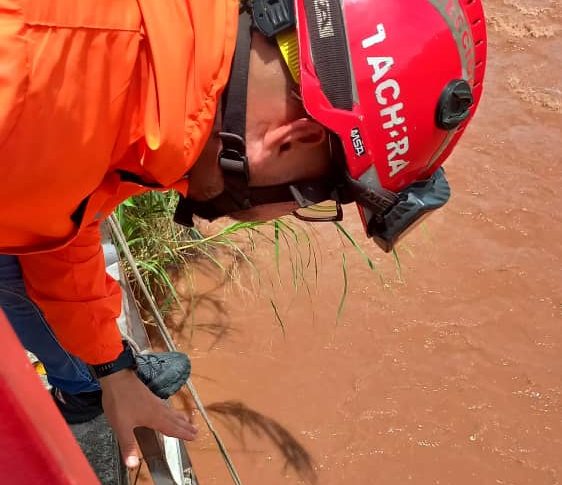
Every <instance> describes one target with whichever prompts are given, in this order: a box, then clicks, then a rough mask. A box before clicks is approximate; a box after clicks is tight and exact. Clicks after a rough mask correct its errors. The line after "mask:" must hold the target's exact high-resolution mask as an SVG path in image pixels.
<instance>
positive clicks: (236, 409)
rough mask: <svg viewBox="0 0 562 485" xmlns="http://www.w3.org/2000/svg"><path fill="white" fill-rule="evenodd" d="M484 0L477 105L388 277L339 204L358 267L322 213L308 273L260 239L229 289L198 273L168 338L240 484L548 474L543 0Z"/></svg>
mask: <svg viewBox="0 0 562 485" xmlns="http://www.w3.org/2000/svg"><path fill="white" fill-rule="evenodd" d="M485 6H486V8H487V13H488V16H489V34H490V61H489V69H488V76H487V83H486V93H485V97H484V100H483V104H482V107H481V110H480V112H479V114H478V116H477V119H476V121H475V123H474V124H473V126H472V127H471V129H470V130H469V131H468V133H467V135H466V136H465V138H464V139H463V142H462V144H461V145H462V146H461V147H460V148H459V149H458V150H457V151H456V153H455V155H454V157H453V158H452V159H451V160H450V161H449V162H448V163H447V171H448V175H449V178H450V182H451V184H452V187H453V191H454V195H453V198H452V201H451V202H450V204H449V205H448V206H447V207H446V208H445V209H444V210H442V211H441V212H439V213H438V214H435V215H433V216H432V217H431V218H430V219H429V220H428V222H427V224H426V225H425V226H424V227H421V228H418V229H416V231H415V232H413V233H411V234H410V235H409V237H408V239H407V241H406V242H405V243H404V244H402V245H401V246H400V248H399V250H398V253H399V260H400V264H401V268H402V272H401V276H399V275H398V273H397V270H396V263H395V261H394V260H393V258H392V257H389V256H386V255H383V254H382V253H380V252H379V251H378V250H376V249H375V247H373V246H371V245H369V243H368V242H366V241H363V239H362V237H361V228H360V224H359V222H358V220H357V219H355V218H354V216H353V215H352V213H353V210H352V208H350V209H348V210H347V214H346V215H347V217H346V221H345V225H346V227H347V228H348V229H349V230H350V232H352V233H353V234H354V236H355V237H356V238H357V239H358V240H360V241H362V243H363V246H364V247H365V249H366V251H367V253H368V254H369V256H371V257H372V258H373V260H374V261H375V263H376V265H377V272H373V271H371V270H370V269H369V268H368V266H367V265H366V264H365V262H364V260H363V259H362V258H361V256H360V255H358V254H357V252H356V251H354V249H353V248H351V247H350V245H349V244H345V243H344V242H342V240H341V238H340V237H339V236H338V235H337V233H336V231H335V229H334V228H333V227H331V226H324V227H321V228H320V229H318V230H317V232H316V235H315V237H316V242H315V247H316V248H317V256H318V260H319V268H318V279H317V283H314V280H315V275H314V271H313V270H312V269H310V268H309V269H307V270H306V271H305V278H306V279H307V281H309V288H308V290H307V288H306V287H304V286H302V285H301V286H300V287H299V289H298V291H296V290H295V289H294V287H293V285H292V282H291V268H290V267H291V265H290V262H289V261H290V260H289V258H288V255H287V250H286V249H282V250H281V271H280V273H281V278H278V276H277V273H276V268H275V263H274V255H273V251H272V250H271V246H270V245H268V244H263V243H259V244H258V249H257V250H256V251H255V252H254V254H253V257H254V258H255V259H256V260H257V263H256V264H257V267H258V269H259V273H260V278H259V279H258V278H257V276H256V273H255V271H253V270H251V269H249V268H247V267H244V265H242V266H241V269H240V281H241V282H242V287H239V286H237V285H236V284H231V283H227V284H225V285H221V284H218V283H217V282H216V275H217V273H213V272H210V273H209V272H205V271H199V272H197V274H196V276H195V284H196V287H197V294H198V300H197V302H196V311H195V312H194V313H193V314H192V319H191V320H189V321H188V322H184V325H183V327H182V326H181V325H180V324H178V323H176V327H175V336H176V339H177V340H178V342H179V343H180V345H181V346H182V348H183V349H184V350H188V351H189V352H190V354H191V356H192V359H193V364H194V382H195V384H196V385H197V386H198V388H199V391H200V393H201V394H202V396H203V399H204V401H205V403H206V404H208V405H210V407H211V409H213V416H214V419H215V421H216V422H217V426H218V428H219V430H220V431H221V433H222V434H223V436H224V438H225V440H226V442H227V445H228V448H229V449H230V451H231V454H232V457H233V459H234V461H235V463H236V465H237V466H238V468H239V471H240V475H241V477H242V479H243V482H244V483H245V484H249V485H281V484H284V485H285V484H297V483H309V482H312V481H314V480H316V483H318V484H321V485H340V484H343V483H346V484H347V483H350V484H358V485H370V484H408V483H413V484H423V485H425V484H514V485H515V484H518V485H519V484H533V485H535V484H537V485H538V484H545V485H547V484H548V485H554V484H558V483H561V482H562V224H561V222H562V201H561V197H560V195H559V194H560V193H561V189H560V187H561V184H562V163H561V162H562V160H561V153H562V149H561V143H562V4H561V3H560V2H559V1H548V0H542V1H538V0H537V1H530V0H525V1H517V0H503V1H502V0H489V1H487V2H485ZM302 247H305V248H306V244H304V245H303V246H302ZM342 253H344V254H345V255H346V269H347V279H348V288H347V298H346V301H345V306H344V309H343V313H342V314H341V317H340V319H339V321H338V322H336V314H337V309H338V304H339V301H340V297H341V294H342V289H343V279H344V278H343V272H342V256H341V254H342ZM279 279H281V280H282V281H281V283H279V281H278V280H279ZM271 301H273V303H274V304H275V306H276V309H277V312H278V314H279V317H280V318H281V320H282V322H283V329H281V327H280V324H279V321H278V320H277V319H276V317H275V315H274V311H273V308H272V303H271ZM282 330H284V333H283V331H282ZM199 424H200V425H201V428H203V425H202V422H201V420H199ZM189 449H190V453H191V455H192V458H193V461H194V463H195V465H196V469H197V472H198V475H199V479H200V482H201V484H202V485H207V484H220V485H223V484H228V483H230V481H229V478H228V475H227V473H226V469H225V467H224V466H223V464H222V462H221V459H220V457H219V455H218V453H217V451H216V448H215V446H214V445H213V443H212V441H211V439H210V438H209V436H208V435H207V434H206V433H205V432H204V431H202V436H201V437H200V439H199V440H198V441H197V442H195V443H193V444H190V447H189Z"/></svg>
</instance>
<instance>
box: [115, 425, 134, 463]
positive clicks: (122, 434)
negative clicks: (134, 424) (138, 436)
mask: <svg viewBox="0 0 562 485" xmlns="http://www.w3.org/2000/svg"><path fill="white" fill-rule="evenodd" d="M115 434H116V435H117V441H118V442H119V448H120V449H121V456H122V457H123V461H124V462H125V465H126V466H127V468H136V467H137V466H139V457H140V453H139V450H138V447H137V441H136V440H135V435H134V433H133V429H132V428H125V429H124V428H121V429H117V430H116V431H115Z"/></svg>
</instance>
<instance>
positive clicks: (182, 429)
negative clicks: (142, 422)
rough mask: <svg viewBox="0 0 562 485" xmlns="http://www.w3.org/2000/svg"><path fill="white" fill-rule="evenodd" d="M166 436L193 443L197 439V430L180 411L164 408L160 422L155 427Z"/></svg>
mask: <svg viewBox="0 0 562 485" xmlns="http://www.w3.org/2000/svg"><path fill="white" fill-rule="evenodd" d="M154 427H155V428H156V429H158V431H160V432H161V433H163V434H165V435H166V436H173V437H175V438H181V439H184V440H188V441H191V440H193V439H195V435H196V434H197V428H196V427H195V426H193V425H192V424H191V423H190V422H189V420H188V419H187V417H186V416H184V415H183V413H180V412H179V411H176V410H174V409H170V408H168V407H166V406H163V409H162V412H161V414H160V419H159V422H158V423H157V424H156V423H155V426H154Z"/></svg>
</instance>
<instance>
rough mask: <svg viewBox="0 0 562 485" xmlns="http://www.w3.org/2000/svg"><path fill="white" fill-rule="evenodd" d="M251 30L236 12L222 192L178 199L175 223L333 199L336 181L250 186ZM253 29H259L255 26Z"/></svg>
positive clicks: (247, 18) (246, 16)
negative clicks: (267, 206)
mask: <svg viewBox="0 0 562 485" xmlns="http://www.w3.org/2000/svg"><path fill="white" fill-rule="evenodd" d="M288 20H290V19H288ZM293 22H294V19H293ZM254 27H255V25H254V22H253V19H252V15H251V13H250V11H249V10H248V7H243V8H242V9H241V12H240V19H239V27H238V36H237V40H236V51H235V54H234V59H233V61H232V70H231V74H230V80H229V82H228V85H227V87H226V89H225V91H224V93H223V95H222V100H221V105H222V109H221V113H220V114H221V116H222V124H221V131H220V132H219V137H220V139H221V142H222V150H221V151H220V153H219V156H218V164H219V166H220V168H221V170H222V174H223V177H224V190H223V192H222V193H221V194H219V195H218V196H216V197H214V198H213V199H210V200H207V201H203V202H200V201H194V200H191V199H188V198H183V197H182V198H181V199H180V202H179V204H178V206H177V208H176V212H175V216H174V220H175V221H176V222H178V223H179V224H183V225H186V226H193V216H194V215H196V216H198V217H202V218H204V219H207V220H210V221H211V220H213V219H217V218H219V217H222V216H227V215H229V214H233V213H235V212H239V211H243V210H247V209H251V208H253V207H256V206H260V205H264V204H274V203H279V202H291V201H296V202H297V203H298V204H299V205H303V204H307V205H310V204H314V203H318V202H322V201H324V200H327V199H330V198H332V197H333V196H334V194H333V192H334V181H333V180H330V179H329V178H324V179H318V180H310V181H304V182H299V183H291V184H280V185H274V186H269V187H250V170H249V163H248V157H247V155H246V142H245V135H246V105H247V94H248V71H249V67H250V48H251V39H252V30H253V28H254ZM287 27H290V25H289V24H287V26H285V27H284V28H287ZM257 28H258V29H259V30H260V31H261V30H262V29H261V28H260V26H259V25H258V26H257ZM217 116H218V115H217Z"/></svg>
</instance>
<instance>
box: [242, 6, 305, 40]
mask: <svg viewBox="0 0 562 485" xmlns="http://www.w3.org/2000/svg"><path fill="white" fill-rule="evenodd" d="M293 4H294V0H254V2H253V4H252V15H253V19H254V25H255V26H256V27H257V29H258V30H259V31H260V32H261V33H262V34H263V35H265V37H267V38H268V39H271V38H272V37H274V36H275V35H277V34H278V33H280V32H283V31H284V30H287V29H290V28H292V27H294V26H295V24H296V17H295V12H294V6H293Z"/></svg>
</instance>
